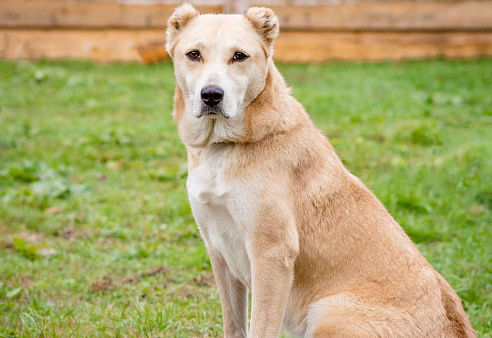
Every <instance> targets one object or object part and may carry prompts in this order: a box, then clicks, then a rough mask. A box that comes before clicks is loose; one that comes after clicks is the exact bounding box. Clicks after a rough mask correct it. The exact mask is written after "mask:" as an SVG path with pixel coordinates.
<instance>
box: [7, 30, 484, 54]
mask: <svg viewBox="0 0 492 338" xmlns="http://www.w3.org/2000/svg"><path fill="white" fill-rule="evenodd" d="M163 43H164V32H163V31H162V30H154V29H148V30H122V29H120V30H45V31H33V30H15V29H7V30H4V32H3V34H1V35H0V50H2V51H0V58H3V59H30V60H33V59H40V58H46V59H88V60H95V61H99V62H110V61H122V62H142V59H141V57H140V55H139V49H140V54H142V53H145V52H146V51H147V52H148V55H150V56H149V57H148V59H149V60H150V61H158V60H161V59H164V58H166V57H167V54H166V53H165V51H164V48H163V47H162V45H163ZM149 46H150V48H151V49H149ZM142 55H143V54H142ZM486 55H488V56H490V55H492V33H483V32H440V33H439V32H428V33H421V32H407V33H385V32H283V33H282V34H280V37H279V38H278V40H277V41H276V44H275V59H276V60H277V61H282V62H310V61H326V60H331V59H340V60H382V59H403V58H423V57H437V56H447V57H456V58H471V57H478V56H486Z"/></svg>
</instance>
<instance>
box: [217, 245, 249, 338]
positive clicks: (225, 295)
mask: <svg viewBox="0 0 492 338" xmlns="http://www.w3.org/2000/svg"><path fill="white" fill-rule="evenodd" d="M209 256H210V262H211V263H212V269H213V271H214V276H215V282H216V283H217V289H218V290H219V296H220V303H221V305H222V318H223V322H224V337H225V338H229V337H234V338H236V337H237V338H245V337H246V335H247V332H248V289H247V287H246V286H245V285H244V284H243V283H241V282H240V281H239V280H237V279H236V278H234V276H232V274H231V272H230V271H229V268H228V267H227V264H226V262H225V260H224V258H223V257H222V256H220V255H219V254H217V253H215V252H214V251H213V250H209Z"/></svg>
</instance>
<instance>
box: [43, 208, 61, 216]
mask: <svg viewBox="0 0 492 338" xmlns="http://www.w3.org/2000/svg"><path fill="white" fill-rule="evenodd" d="M62 211H63V208H61V207H50V208H48V209H45V210H44V213H45V214H47V215H53V214H59V213H60V212H62Z"/></svg>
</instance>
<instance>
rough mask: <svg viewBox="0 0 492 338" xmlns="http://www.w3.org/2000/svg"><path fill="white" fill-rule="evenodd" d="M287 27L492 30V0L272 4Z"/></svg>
mask: <svg viewBox="0 0 492 338" xmlns="http://www.w3.org/2000/svg"><path fill="white" fill-rule="evenodd" d="M270 8H272V10H273V11H274V12H275V13H276V14H277V16H278V17H279V19H280V25H281V27H283V29H286V30H388V31H408V30H426V31H429V30H431V31H450V30H451V31H453V30H481V31H484V30H492V1H390V2H370V1H366V2H355V3H344V4H340V5H322V6H270Z"/></svg>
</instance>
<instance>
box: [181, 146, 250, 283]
mask: <svg viewBox="0 0 492 338" xmlns="http://www.w3.org/2000/svg"><path fill="white" fill-rule="evenodd" d="M226 168H227V156H226V154H222V156H220V155H219V154H218V156H211V157H207V158H205V159H203V160H202V161H201V162H200V165H199V166H198V167H196V168H194V169H192V170H190V171H189V173H188V181H187V183H186V187H187V190H188V196H189V199H190V203H191V208H192V211H193V215H194V217H195V220H196V222H197V224H198V226H199V227H200V231H201V232H202V234H206V236H204V237H206V238H208V243H207V245H208V246H209V249H212V250H214V251H215V252H216V253H218V254H219V255H221V256H222V257H223V258H224V260H225V262H226V263H227V266H228V267H229V270H230V271H231V273H232V274H233V275H234V277H235V278H237V279H239V280H240V281H242V282H243V283H244V284H245V285H248V286H250V285H251V265H250V260H249V257H248V254H247V242H248V233H249V232H248V230H247V225H246V224H247V222H248V220H247V219H248V218H249V219H250V220H251V219H252V218H250V217H249V216H248V213H250V210H251V207H250V204H251V203H248V201H247V197H248V196H247V193H245V192H244V191H241V189H239V188H238V186H237V185H235V183H234V182H232V181H231V180H230V179H229V180H227V179H226V178H225V176H224V170H225V169H226ZM245 216H246V217H245ZM250 216H251V217H252V216H253V215H250Z"/></svg>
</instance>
